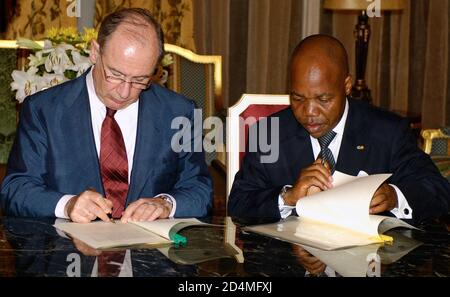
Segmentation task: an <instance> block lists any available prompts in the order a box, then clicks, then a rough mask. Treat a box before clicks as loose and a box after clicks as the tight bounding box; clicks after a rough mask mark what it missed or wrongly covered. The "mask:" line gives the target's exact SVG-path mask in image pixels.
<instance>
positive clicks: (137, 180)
mask: <svg viewBox="0 0 450 297" xmlns="http://www.w3.org/2000/svg"><path fill="white" fill-rule="evenodd" d="M147 94H152V93H151V92H150V91H148V92H147ZM153 98H154V97H152V96H143V95H142V94H141V97H140V100H139V112H138V126H137V135H136V148H135V151H134V158H133V169H132V172H131V178H130V187H129V189H128V197H127V203H129V202H131V201H134V200H135V199H137V198H139V194H140V193H141V191H142V189H143V187H144V186H145V182H146V181H147V179H148V176H149V175H150V174H151V173H153V172H154V168H155V167H157V166H158V164H157V162H156V158H157V157H156V156H158V148H159V146H158V144H159V141H158V140H160V139H161V131H160V130H159V128H158V123H160V122H161V121H162V114H161V111H160V108H158V106H157V102H158V101H157V100H152V99H153Z"/></svg>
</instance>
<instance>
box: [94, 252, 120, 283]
mask: <svg viewBox="0 0 450 297" xmlns="http://www.w3.org/2000/svg"><path fill="white" fill-rule="evenodd" d="M124 259H125V251H111V252H102V253H101V254H100V255H99V256H98V257H97V260H98V273H97V275H98V276H99V277H115V276H119V274H120V270H121V268H122V265H123V264H124V263H123V261H124Z"/></svg>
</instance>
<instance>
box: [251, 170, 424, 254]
mask: <svg viewBox="0 0 450 297" xmlns="http://www.w3.org/2000/svg"><path fill="white" fill-rule="evenodd" d="M390 176H391V174H375V175H370V176H362V177H356V176H350V175H346V174H344V173H341V172H338V171H336V172H335V173H334V175H333V188H332V189H329V190H327V191H322V192H319V193H316V194H313V195H311V196H308V197H304V198H301V199H299V200H298V202H297V205H296V211H297V214H298V215H299V217H289V218H288V219H286V220H282V221H280V222H276V223H272V224H266V225H258V226H251V227H246V228H245V230H248V231H253V232H256V233H260V234H264V235H267V236H271V237H276V238H279V239H281V240H285V241H289V242H294V243H300V244H305V245H308V246H312V247H316V248H319V249H323V250H333V249H338V248H345V247H351V246H361V245H368V244H372V243H380V242H386V241H392V240H393V239H392V237H389V236H385V235H382V234H383V233H384V232H386V231H387V230H390V229H392V228H395V227H406V228H411V229H416V228H415V227H413V226H411V225H409V224H407V223H405V222H403V221H401V220H399V219H397V218H393V217H386V216H379V215H370V214H369V206H370V201H371V199H372V197H373V194H374V193H375V191H376V190H377V189H378V187H379V186H380V185H381V184H382V183H383V182H384V181H385V180H386V179H388V178H389V177H390Z"/></svg>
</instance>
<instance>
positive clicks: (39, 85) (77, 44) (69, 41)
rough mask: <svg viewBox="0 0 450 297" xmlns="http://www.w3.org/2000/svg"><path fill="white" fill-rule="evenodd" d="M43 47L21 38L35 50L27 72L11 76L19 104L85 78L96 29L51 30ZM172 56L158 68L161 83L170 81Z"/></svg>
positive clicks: (20, 71)
mask: <svg viewBox="0 0 450 297" xmlns="http://www.w3.org/2000/svg"><path fill="white" fill-rule="evenodd" d="M46 36H47V38H46V39H45V40H44V46H42V45H40V44H39V43H37V42H35V41H32V40H29V39H25V38H19V39H18V40H17V44H18V45H19V46H20V47H24V48H28V49H30V50H32V52H33V53H32V54H30V55H29V57H28V60H29V62H28V66H27V68H26V69H25V71H22V70H14V71H13V72H12V74H11V76H12V78H13V82H12V83H11V89H12V90H13V91H16V100H18V101H19V103H22V102H23V100H24V99H25V98H26V97H27V96H30V95H32V94H34V93H36V92H38V91H41V90H44V89H47V88H50V87H53V86H56V85H58V84H60V83H62V82H65V81H68V80H71V79H73V78H76V77H79V76H80V75H82V74H83V73H84V72H85V71H86V70H87V69H88V68H89V67H90V66H91V65H92V63H91V62H90V60H89V47H90V41H91V40H92V39H94V38H96V37H97V32H96V31H95V30H94V29H84V32H83V33H79V32H77V30H76V29H75V28H73V27H70V28H60V29H56V28H52V29H50V30H48V31H47V32H46ZM172 63H173V60H172V56H171V55H169V54H166V55H165V56H164V58H163V60H162V61H161V65H160V66H159V67H158V76H157V78H156V79H157V81H158V83H161V84H164V83H165V82H166V81H167V76H168V72H167V70H165V69H164V67H167V66H168V65H170V64H172Z"/></svg>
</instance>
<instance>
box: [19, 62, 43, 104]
mask: <svg viewBox="0 0 450 297" xmlns="http://www.w3.org/2000/svg"><path fill="white" fill-rule="evenodd" d="M37 71H38V69H37V68H36V67H30V69H28V71H26V72H25V71H19V70H14V71H13V72H12V78H13V82H12V83H11V89H12V90H13V91H14V90H17V92H16V99H17V100H18V101H19V102H20V103H22V102H23V100H24V99H25V97H27V96H30V95H32V94H34V93H36V92H37V91H39V90H40V85H41V80H42V78H41V77H40V76H38V75H36V72H37Z"/></svg>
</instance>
